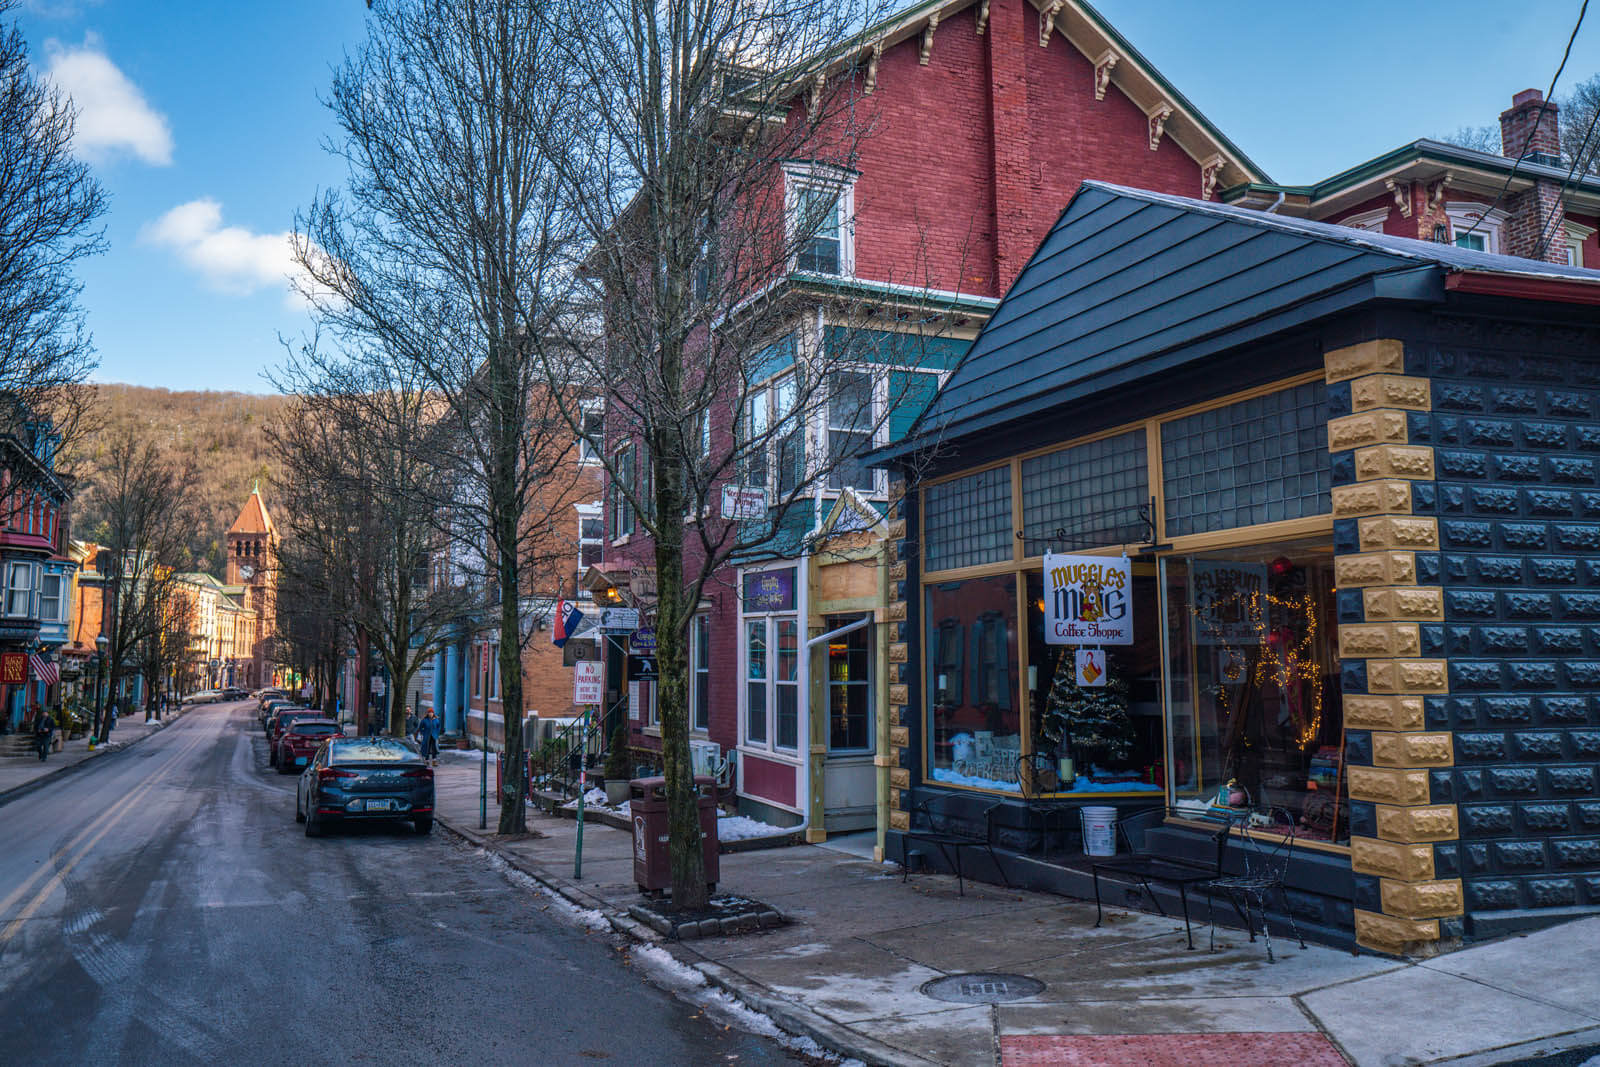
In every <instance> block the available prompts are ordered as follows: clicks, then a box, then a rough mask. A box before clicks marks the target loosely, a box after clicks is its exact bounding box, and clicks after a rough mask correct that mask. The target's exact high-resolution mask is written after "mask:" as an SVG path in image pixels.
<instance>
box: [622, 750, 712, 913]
mask: <svg viewBox="0 0 1600 1067" xmlns="http://www.w3.org/2000/svg"><path fill="white" fill-rule="evenodd" d="M694 787H695V800H696V802H697V804H698V805H699V808H700V846H701V858H702V860H703V862H704V863H705V867H706V881H707V882H708V883H709V884H710V886H711V888H712V889H715V888H716V887H717V878H718V877H719V875H720V873H721V872H720V870H719V869H718V861H717V780H716V779H715V778H710V777H706V776H704V775H701V776H698V777H696V778H695V780H694ZM628 814H629V815H630V816H631V817H632V819H633V880H634V882H635V883H637V884H638V886H639V892H641V893H644V894H646V895H647V896H648V895H650V894H652V893H661V892H663V891H665V890H667V889H669V888H671V886H672V852H671V848H670V844H669V841H670V838H669V835H668V832H667V780H666V779H665V778H663V777H660V776H657V777H654V778H635V779H634V780H633V781H631V782H629V783H628Z"/></svg>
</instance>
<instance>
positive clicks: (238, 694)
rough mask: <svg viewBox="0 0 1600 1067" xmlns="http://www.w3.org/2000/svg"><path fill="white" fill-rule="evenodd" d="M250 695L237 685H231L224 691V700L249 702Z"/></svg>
mask: <svg viewBox="0 0 1600 1067" xmlns="http://www.w3.org/2000/svg"><path fill="white" fill-rule="evenodd" d="M249 697H250V694H249V693H248V692H246V691H245V690H243V689H240V688H239V687H238V686H236V685H230V686H228V687H227V688H226V689H224V690H223V691H222V699H223V700H247V699H249Z"/></svg>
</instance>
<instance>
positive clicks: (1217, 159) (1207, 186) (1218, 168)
mask: <svg viewBox="0 0 1600 1067" xmlns="http://www.w3.org/2000/svg"><path fill="white" fill-rule="evenodd" d="M1227 162H1228V161H1227V160H1226V159H1224V158H1223V157H1222V155H1221V153H1218V154H1217V155H1214V156H1210V157H1209V158H1207V159H1205V160H1203V161H1202V162H1201V163H1200V199H1201V200H1210V199H1211V194H1212V193H1214V192H1216V191H1217V178H1218V177H1220V176H1221V174H1222V168H1223V166H1224V165H1225V164H1226V163H1227Z"/></svg>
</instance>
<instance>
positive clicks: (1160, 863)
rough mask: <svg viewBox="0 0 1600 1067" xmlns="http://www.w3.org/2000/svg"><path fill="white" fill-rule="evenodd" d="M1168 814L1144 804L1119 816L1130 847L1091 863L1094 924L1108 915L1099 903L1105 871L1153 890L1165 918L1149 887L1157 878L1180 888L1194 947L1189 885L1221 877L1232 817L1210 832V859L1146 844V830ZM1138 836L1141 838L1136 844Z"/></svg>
mask: <svg viewBox="0 0 1600 1067" xmlns="http://www.w3.org/2000/svg"><path fill="white" fill-rule="evenodd" d="M1166 815H1167V811H1166V809H1165V808H1160V807H1157V808H1145V809H1143V810H1141V811H1137V812H1134V813H1133V814H1131V815H1127V816H1121V815H1119V816H1118V818H1117V837H1118V839H1119V840H1120V841H1121V843H1122V845H1123V847H1124V848H1126V849H1127V855H1124V856H1117V857H1115V858H1111V859H1099V860H1095V861H1094V863H1093V864H1092V865H1091V869H1090V870H1091V874H1092V875H1093V876H1094V916H1095V917H1094V924H1095V926H1099V925H1100V923H1101V921H1102V919H1104V917H1105V913H1104V910H1103V908H1102V907H1101V903H1100V876H1101V875H1102V874H1105V875H1108V876H1120V877H1121V879H1132V880H1134V881H1136V882H1137V883H1138V884H1139V886H1140V888H1141V889H1142V890H1143V891H1144V892H1146V893H1148V894H1150V899H1151V900H1152V901H1154V903H1155V906H1156V911H1158V912H1160V913H1161V916H1162V917H1163V918H1165V917H1166V914H1167V912H1166V909H1165V908H1163V907H1162V906H1161V901H1160V899H1159V898H1157V897H1156V894H1155V891H1154V890H1153V889H1151V888H1150V884H1151V883H1152V882H1154V883H1156V884H1158V885H1167V886H1171V887H1173V888H1174V889H1176V890H1177V891H1178V900H1179V901H1180V902H1181V903H1182V905H1183V929H1184V933H1185V934H1187V935H1188V938H1189V947H1190V948H1191V949H1192V948H1194V930H1193V928H1192V927H1191V926H1190V925H1189V887H1190V886H1196V885H1203V884H1205V883H1209V882H1215V881H1216V880H1217V879H1218V878H1220V877H1222V861H1223V858H1224V856H1225V855H1226V854H1227V850H1228V840H1229V838H1230V836H1231V834H1230V831H1231V830H1232V828H1233V820H1232V819H1228V820H1225V821H1223V822H1221V823H1220V824H1219V825H1218V827H1217V829H1216V831H1215V832H1214V833H1210V834H1208V835H1207V837H1208V838H1209V839H1210V840H1211V842H1212V848H1211V849H1210V850H1209V855H1208V858H1207V861H1206V862H1193V861H1188V860H1182V859H1177V858H1173V857H1170V856H1159V855H1156V854H1154V853H1152V852H1149V851H1148V850H1146V849H1145V848H1144V847H1143V841H1144V832H1145V831H1146V830H1151V829H1154V828H1155V827H1157V826H1160V825H1161V823H1162V822H1164V821H1165V820H1166ZM1136 834H1137V838H1136V837H1135V835H1136ZM1135 840H1137V841H1138V842H1139V845H1138V846H1137V847H1136V846H1135V844H1134V842H1135Z"/></svg>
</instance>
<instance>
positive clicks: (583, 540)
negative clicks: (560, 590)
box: [572, 500, 606, 592]
mask: <svg viewBox="0 0 1600 1067" xmlns="http://www.w3.org/2000/svg"><path fill="white" fill-rule="evenodd" d="M572 508H573V510H574V511H576V512H577V513H578V541H577V544H578V553H577V555H578V573H579V574H580V575H581V574H582V573H583V569H584V564H583V549H584V546H585V545H599V546H600V558H601V560H604V559H605V555H606V534H605V521H606V505H605V501H604V500H592V501H590V502H589V503H587V504H574V505H572ZM586 519H599V520H600V536H599V537H585V536H583V523H584V520H586ZM580 592H581V591H580Z"/></svg>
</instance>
